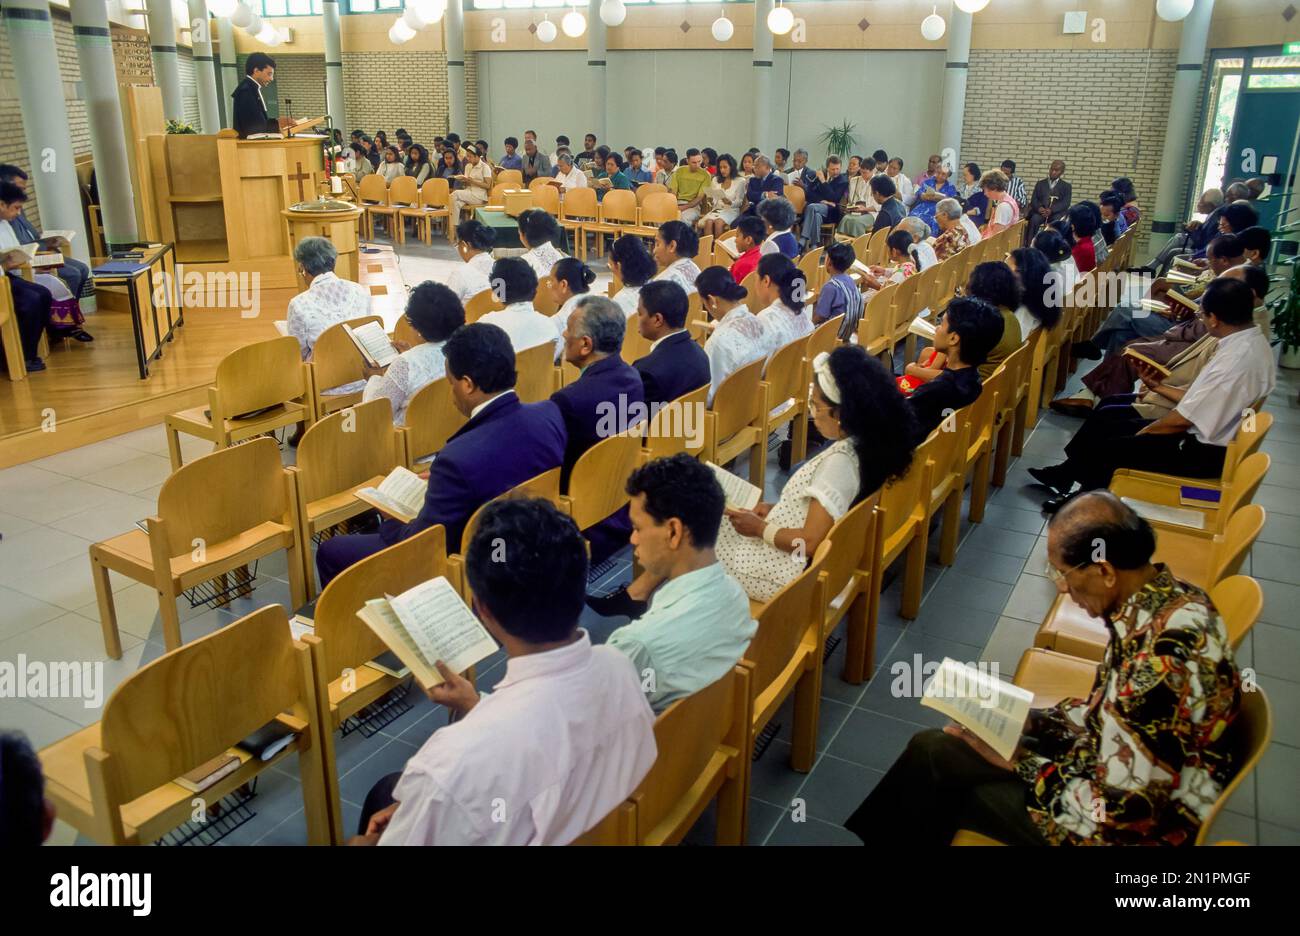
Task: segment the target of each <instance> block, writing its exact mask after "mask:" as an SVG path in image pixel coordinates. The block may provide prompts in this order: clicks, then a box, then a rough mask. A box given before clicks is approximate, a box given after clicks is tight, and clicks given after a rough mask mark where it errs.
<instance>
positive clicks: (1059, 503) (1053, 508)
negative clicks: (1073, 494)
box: [1043, 494, 1070, 517]
mask: <svg viewBox="0 0 1300 936" xmlns="http://www.w3.org/2000/svg"><path fill="white" fill-rule="evenodd" d="M1069 499H1070V498H1069V496H1068V495H1065V494H1062V495H1061V496H1059V497H1053V498H1049V499H1048V500H1045V501H1043V513H1045V514H1047V515H1048V516H1049V517H1050V516H1052V515H1054V514H1055V513H1056V512H1057V511H1058V510H1060V509H1061V508H1062V507H1064V506H1065V502H1066V501H1068V500H1069Z"/></svg>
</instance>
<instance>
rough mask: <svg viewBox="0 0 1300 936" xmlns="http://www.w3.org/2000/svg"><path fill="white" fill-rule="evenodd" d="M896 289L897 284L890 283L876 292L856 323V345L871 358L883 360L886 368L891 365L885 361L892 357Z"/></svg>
mask: <svg viewBox="0 0 1300 936" xmlns="http://www.w3.org/2000/svg"><path fill="white" fill-rule="evenodd" d="M898 288H899V287H898V284H897V283H890V284H889V285H887V286H885V287H884V288H883V289H878V290H876V292H875V293H873V294H872V296H871V298H870V299H868V300H867V304H866V306H865V307H864V308H863V310H862V318H861V319H859V321H858V331H857V339H858V345H859V346H860V347H861V348H862V349H863V350H864V351H866V352H867V354H869V355H871V356H872V357H875V358H881V359H882V360H885V361H886V365H887V366H888V365H889V364H891V363H892V361H889V360H887V359H888V358H892V357H893V345H894V297H895V296H896V295H897V294H898Z"/></svg>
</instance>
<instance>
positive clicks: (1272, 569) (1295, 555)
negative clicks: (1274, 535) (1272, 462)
mask: <svg viewBox="0 0 1300 936" xmlns="http://www.w3.org/2000/svg"><path fill="white" fill-rule="evenodd" d="M1298 499H1300V498H1298ZM1250 569H1251V572H1252V573H1253V574H1254V576H1255V577H1256V578H1266V579H1272V580H1273V581H1275V582H1286V583H1287V584H1289V585H1300V549H1297V548H1296V547H1295V546H1279V545H1277V544H1276V543H1256V544H1255V545H1254V546H1253V547H1252V548H1251V551H1250Z"/></svg>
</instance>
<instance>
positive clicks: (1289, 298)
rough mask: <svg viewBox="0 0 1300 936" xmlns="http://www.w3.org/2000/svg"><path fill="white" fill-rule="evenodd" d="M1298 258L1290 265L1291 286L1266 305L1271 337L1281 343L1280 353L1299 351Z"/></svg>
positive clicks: (1299, 272)
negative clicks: (1270, 322)
mask: <svg viewBox="0 0 1300 936" xmlns="http://www.w3.org/2000/svg"><path fill="white" fill-rule="evenodd" d="M1298 260H1300V258H1293V262H1292V263H1291V285H1290V286H1289V287H1288V289H1287V291H1286V293H1284V294H1283V295H1281V296H1278V297H1277V298H1276V299H1274V300H1273V301H1271V302H1270V303H1269V304H1268V308H1269V311H1270V312H1271V313H1272V314H1273V335H1274V337H1276V338H1278V339H1279V340H1281V342H1282V353H1283V354H1286V353H1287V352H1288V351H1295V350H1297V349H1300V262H1297V261H1298Z"/></svg>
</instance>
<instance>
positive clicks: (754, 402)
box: [702, 358, 767, 490]
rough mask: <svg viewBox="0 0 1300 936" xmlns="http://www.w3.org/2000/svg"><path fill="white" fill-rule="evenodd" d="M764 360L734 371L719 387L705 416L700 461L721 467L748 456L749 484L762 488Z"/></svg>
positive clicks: (765, 455)
mask: <svg viewBox="0 0 1300 936" xmlns="http://www.w3.org/2000/svg"><path fill="white" fill-rule="evenodd" d="M763 363H764V362H763V359H762V358H759V359H758V360H756V361H751V362H750V363H748V364H746V365H745V366H744V367H742V368H740V369H738V370H736V371H734V372H733V373H732V374H730V375H729V376H728V377H727V378H726V380H724V381H722V384H721V385H720V386H719V387H718V392H717V393H716V394H714V397H713V406H712V407H710V408H709V410H708V412H707V413H706V414H705V417H704V418H705V424H704V425H705V428H704V438H705V442H704V451H705V454H704V455H703V456H702V458H703V459H704V460H705V461H711V462H713V463H714V464H715V465H718V466H720V467H722V466H725V465H727V464H728V463H729V462H730V461H731V460H732V459H734V458H735V457H736V456H738V455H740V453H741V452H746V451H747V452H748V453H749V480H750V483H751V484H753V485H755V486H756V487H758V488H759V489H760V490H761V489H762V487H763V478H764V476H765V474H766V471H767V410H766V408H765V405H766V396H765V394H764V392H763V390H762V386H761V384H762V376H763Z"/></svg>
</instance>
